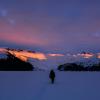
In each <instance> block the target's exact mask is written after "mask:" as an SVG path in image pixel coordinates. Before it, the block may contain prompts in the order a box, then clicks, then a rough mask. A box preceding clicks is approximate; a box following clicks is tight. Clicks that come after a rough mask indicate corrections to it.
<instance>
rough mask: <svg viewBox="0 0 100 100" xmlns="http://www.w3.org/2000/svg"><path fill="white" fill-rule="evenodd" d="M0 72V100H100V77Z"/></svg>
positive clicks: (92, 75)
mask: <svg viewBox="0 0 100 100" xmlns="http://www.w3.org/2000/svg"><path fill="white" fill-rule="evenodd" d="M48 74H49V72H48V71H44V72H42V71H34V72H0V100H100V73H97V72H56V82H55V84H54V85H52V84H50V81H49V79H48Z"/></svg>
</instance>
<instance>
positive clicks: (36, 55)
mask: <svg viewBox="0 0 100 100" xmlns="http://www.w3.org/2000/svg"><path fill="white" fill-rule="evenodd" d="M9 52H10V53H11V54H13V55H15V56H16V57H18V58H20V59H21V60H23V61H27V60H28V59H29V58H34V59H38V60H46V59H47V58H46V56H45V54H43V53H38V52H37V53H31V52H27V51H20V52H18V51H11V50H10V51H9Z"/></svg>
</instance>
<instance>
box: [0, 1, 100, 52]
mask: <svg viewBox="0 0 100 100" xmlns="http://www.w3.org/2000/svg"><path fill="white" fill-rule="evenodd" d="M99 43H100V0H0V47H12V48H24V49H32V50H35V51H39V52H46V53H66V52H72V53H75V52H82V51H88V52H99V50H100V47H99Z"/></svg>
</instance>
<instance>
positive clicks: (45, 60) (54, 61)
mask: <svg viewBox="0 0 100 100" xmlns="http://www.w3.org/2000/svg"><path fill="white" fill-rule="evenodd" d="M7 52H9V53H10V54H12V55H14V56H15V57H17V58H19V59H20V60H22V61H25V62H29V63H31V64H32V65H33V66H34V67H35V69H36V70H49V69H57V67H58V66H59V65H63V64H65V63H76V64H81V65H83V66H85V67H87V66H92V65H94V64H98V63H99V62H100V59H99V58H100V53H95V54H94V53H89V52H82V53H77V54H69V53H66V54H53V53H51V54H50V53H41V52H36V51H31V50H24V49H11V48H0V59H2V58H5V59H6V58H7Z"/></svg>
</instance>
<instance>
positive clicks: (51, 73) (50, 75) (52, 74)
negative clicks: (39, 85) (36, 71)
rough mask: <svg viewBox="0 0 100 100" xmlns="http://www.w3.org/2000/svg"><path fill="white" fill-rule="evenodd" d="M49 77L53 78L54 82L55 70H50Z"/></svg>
mask: <svg viewBox="0 0 100 100" xmlns="http://www.w3.org/2000/svg"><path fill="white" fill-rule="evenodd" d="M49 78H50V79H51V83H52V84H53V83H54V80H55V72H54V71H53V70H51V71H50V74H49Z"/></svg>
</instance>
